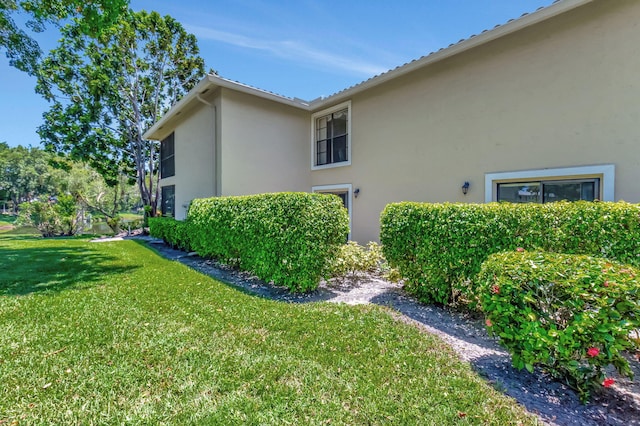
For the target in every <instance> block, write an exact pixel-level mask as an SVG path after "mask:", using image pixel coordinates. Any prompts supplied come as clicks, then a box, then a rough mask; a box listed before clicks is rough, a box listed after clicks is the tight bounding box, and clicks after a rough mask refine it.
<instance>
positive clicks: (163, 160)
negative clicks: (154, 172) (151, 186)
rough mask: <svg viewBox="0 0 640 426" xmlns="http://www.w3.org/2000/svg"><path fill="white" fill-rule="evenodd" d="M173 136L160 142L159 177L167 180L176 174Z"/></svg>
mask: <svg viewBox="0 0 640 426" xmlns="http://www.w3.org/2000/svg"><path fill="white" fill-rule="evenodd" d="M174 139H175V138H174V134H173V133H171V134H170V135H169V136H167V137H166V138H165V139H163V140H162V142H160V177H161V178H163V179H164V178H168V177H171V176H175V174H176V162H175V146H174V145H175V143H174Z"/></svg>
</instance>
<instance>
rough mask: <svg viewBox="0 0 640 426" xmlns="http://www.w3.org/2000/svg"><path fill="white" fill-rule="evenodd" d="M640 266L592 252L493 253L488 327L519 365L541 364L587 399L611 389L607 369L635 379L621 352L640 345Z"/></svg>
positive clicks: (487, 278) (486, 272) (483, 283)
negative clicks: (638, 334) (636, 335)
mask: <svg viewBox="0 0 640 426" xmlns="http://www.w3.org/2000/svg"><path fill="white" fill-rule="evenodd" d="M639 272H640V271H638V270H637V269H635V268H633V267H630V266H627V265H623V264H620V263H618V262H615V261H609V260H606V259H598V258H594V257H590V256H584V255H563V254H558V253H544V252H527V251H522V250H521V251H520V252H504V253H497V254H493V255H491V256H489V258H488V259H487V260H486V261H485V262H484V263H483V265H482V269H481V271H480V273H479V274H478V276H477V283H478V288H477V292H478V296H479V299H480V301H481V305H482V310H483V311H484V313H485V315H486V317H487V326H488V328H489V330H490V331H491V332H492V333H494V334H495V335H497V336H499V338H500V343H501V344H502V345H503V346H505V347H506V348H507V349H508V350H509V352H510V353H511V355H512V360H513V365H514V366H515V367H516V368H519V369H522V368H526V369H527V370H529V371H533V368H534V366H536V365H539V366H541V367H543V368H544V369H545V371H547V372H550V373H551V374H552V375H553V376H555V377H556V378H559V379H562V380H563V381H564V382H566V383H568V384H569V385H571V386H572V387H574V388H575V389H576V390H578V392H579V393H580V396H581V398H582V399H583V401H584V400H586V399H587V398H588V396H589V393H590V391H591V390H592V389H594V388H599V387H601V386H602V385H603V384H604V385H605V386H608V385H609V384H610V383H611V381H610V380H611V379H608V380H607V379H606V377H605V372H604V368H605V367H607V366H608V365H613V366H614V367H615V368H616V369H617V370H618V372H619V373H620V374H622V375H625V376H628V377H633V374H632V372H631V369H630V368H629V363H628V362H627V360H626V359H625V357H624V356H623V355H622V354H621V351H624V350H628V349H633V348H638V343H637V342H634V340H633V339H632V332H633V331H634V330H637V329H640V281H639V280H638V273H639Z"/></svg>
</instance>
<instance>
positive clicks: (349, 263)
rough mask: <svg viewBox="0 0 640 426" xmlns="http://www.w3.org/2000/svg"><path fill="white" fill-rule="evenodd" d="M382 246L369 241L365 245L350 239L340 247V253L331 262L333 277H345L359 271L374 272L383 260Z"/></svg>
mask: <svg viewBox="0 0 640 426" xmlns="http://www.w3.org/2000/svg"><path fill="white" fill-rule="evenodd" d="M383 260H384V259H383V257H382V248H381V247H380V245H379V244H377V243H374V242H369V244H367V246H366V247H363V246H361V245H359V244H358V243H356V242H355V241H349V242H347V244H344V245H342V246H341V247H340V250H339V252H338V255H337V256H336V258H335V259H334V261H333V262H332V264H331V271H330V272H331V276H332V277H344V276H346V275H348V274H351V275H355V274H357V273H358V272H374V271H376V270H377V269H378V268H379V266H380V264H381V263H382V262H383Z"/></svg>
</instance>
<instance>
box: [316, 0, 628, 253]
mask: <svg viewBox="0 0 640 426" xmlns="http://www.w3.org/2000/svg"><path fill="white" fill-rule="evenodd" d="M638 22H640V2H639V1H637V0H616V1H615V2H614V1H596V2H594V3H592V4H590V5H586V6H583V7H580V8H579V9H577V10H574V11H573V12H571V13H569V14H565V15H561V16H559V17H556V18H553V19H551V20H549V21H547V22H545V23H543V24H540V25H536V26H534V27H532V28H529V29H526V30H523V31H520V32H518V33H516V34H512V35H509V36H506V37H504V38H501V39H499V40H496V41H494V42H491V43H489V44H486V45H484V46H482V47H480V48H477V49H473V50H472V51H469V52H466V53H463V54H460V55H457V56H455V57H453V58H450V59H447V60H444V61H442V62H440V63H437V64H436V65H433V66H430V67H427V68H425V69H422V70H419V71H416V72H414V73H412V74H409V75H407V76H404V77H401V78H398V79H395V80H393V81H391V82H388V83H385V84H383V85H381V86H378V87H377V88H374V89H371V90H368V91H366V92H364V93H361V94H359V95H356V96H354V97H353V98H352V99H351V101H352V112H351V114H352V134H351V137H352V139H351V142H352V165H351V166H348V167H341V168H333V169H328V170H319V171H313V172H311V184H312V185H329V184H339V183H350V184H352V185H353V188H354V189H355V188H360V195H359V197H358V198H357V199H354V200H352V201H353V211H352V215H353V229H352V238H353V239H355V240H358V241H359V242H361V243H362V242H366V241H368V240H375V239H377V238H378V231H379V220H378V219H379V215H380V212H381V211H382V209H383V208H384V206H385V205H386V204H387V203H390V202H394V201H403V200H415V201H429V202H444V201H451V202H479V203H480V202H484V200H485V193H484V176H485V173H491V172H501V171H517V170H529V169H543V168H552V167H570V166H583V165H594V164H613V165H615V170H616V176H615V199H616V200H620V199H624V200H627V201H630V202H640V190H639V187H638V182H640V79H639V78H638V70H640V43H638V42H637V40H638V37H637V34H638V30H639V29H640V27H639V26H638ZM343 100H344V99H336V103H338V102H341V101H343ZM324 107H326V105H325V106H323V108H324ZM308 163H309V160H307V167H309V166H308ZM465 181H469V182H470V184H471V188H470V190H469V193H468V195H466V196H464V195H463V194H462V191H461V189H460V187H461V185H462V184H463V183H464V182H465Z"/></svg>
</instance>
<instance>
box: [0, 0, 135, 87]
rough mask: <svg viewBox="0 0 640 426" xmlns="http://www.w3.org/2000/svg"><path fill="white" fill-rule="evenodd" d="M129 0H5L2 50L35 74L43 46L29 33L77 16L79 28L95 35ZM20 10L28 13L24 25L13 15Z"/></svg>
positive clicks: (0, 21)
mask: <svg viewBox="0 0 640 426" xmlns="http://www.w3.org/2000/svg"><path fill="white" fill-rule="evenodd" d="M128 3H129V2H128V1H127V0H89V1H87V0H2V1H1V2H0V52H2V51H3V50H4V51H5V54H6V56H7V58H9V64H10V65H11V66H14V67H16V68H18V69H19V70H21V71H25V72H28V73H29V74H35V73H36V69H37V65H38V61H39V59H40V55H41V53H42V52H41V50H40V46H38V43H37V42H36V41H35V40H34V39H33V38H31V36H30V35H29V33H31V32H33V33H39V32H42V31H43V30H44V28H45V25H46V24H48V23H49V24H53V25H57V24H58V21H60V20H62V19H67V18H76V19H78V22H80V25H79V27H78V28H79V30H81V31H82V32H83V33H84V34H91V35H96V34H99V33H100V31H101V30H102V29H103V28H105V27H108V26H109V25H111V24H112V23H113V22H114V21H115V20H116V19H117V17H118V16H119V15H120V14H121V13H124V12H126V10H127V5H128ZM18 13H27V14H29V17H30V19H29V20H28V21H27V22H26V25H25V26H24V27H21V26H20V25H18V24H16V22H15V20H14V19H13V17H14V15H16V14H18Z"/></svg>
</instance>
